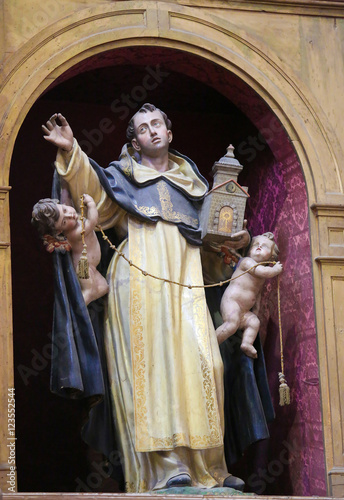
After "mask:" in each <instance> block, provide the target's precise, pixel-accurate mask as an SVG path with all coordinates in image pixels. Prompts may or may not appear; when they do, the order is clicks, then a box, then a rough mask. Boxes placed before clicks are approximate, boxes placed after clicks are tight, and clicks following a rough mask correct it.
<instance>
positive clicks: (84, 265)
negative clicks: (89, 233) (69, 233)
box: [77, 245, 90, 280]
mask: <svg viewBox="0 0 344 500" xmlns="http://www.w3.org/2000/svg"><path fill="white" fill-rule="evenodd" d="M77 274H78V278H80V279H83V280H88V279H89V278H90V268H89V265H88V260H87V245H84V248H83V251H82V253H81V257H80V260H79V262H78V272H77Z"/></svg>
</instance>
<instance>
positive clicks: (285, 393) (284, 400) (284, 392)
mask: <svg viewBox="0 0 344 500" xmlns="http://www.w3.org/2000/svg"><path fill="white" fill-rule="evenodd" d="M277 302H278V326H279V338H280V354H281V371H280V372H279V373H278V379H279V382H280V386H279V395H280V401H279V404H280V406H284V405H289V404H290V389H289V387H288V385H287V381H286V379H285V375H284V356H283V335H282V320H281V299H280V275H278V277H277Z"/></svg>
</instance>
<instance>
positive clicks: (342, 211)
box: [311, 203, 344, 217]
mask: <svg viewBox="0 0 344 500" xmlns="http://www.w3.org/2000/svg"><path fill="white" fill-rule="evenodd" d="M311 210H312V212H313V213H314V215H315V216H316V217H319V216H320V217H321V216H322V217H344V205H335V204H333V205H330V204H325V203H313V205H311Z"/></svg>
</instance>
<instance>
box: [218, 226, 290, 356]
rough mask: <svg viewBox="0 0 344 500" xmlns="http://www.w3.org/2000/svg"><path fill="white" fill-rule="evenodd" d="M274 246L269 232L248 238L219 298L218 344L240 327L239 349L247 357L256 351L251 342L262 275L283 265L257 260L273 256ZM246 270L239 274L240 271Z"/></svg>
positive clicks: (272, 273) (271, 274) (270, 274)
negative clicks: (244, 254)
mask: <svg viewBox="0 0 344 500" xmlns="http://www.w3.org/2000/svg"><path fill="white" fill-rule="evenodd" d="M278 253H279V250H278V247H277V245H276V243H275V241H274V235H273V234H272V233H264V234H261V235H259V236H256V237H254V238H253V239H252V243H251V246H250V249H249V252H248V257H245V258H243V259H241V260H240V261H239V264H238V266H237V268H236V270H235V272H234V274H233V276H232V279H233V278H236V277H237V276H239V277H238V278H237V279H234V281H231V282H230V284H229V286H228V287H227V289H226V291H225V293H224V294H223V297H222V300H221V308H220V311H221V315H222V319H223V321H224V323H223V324H222V325H221V326H219V328H217V330H216V335H217V340H218V342H219V344H221V343H222V342H224V341H225V340H226V339H227V338H228V337H230V336H231V335H233V334H234V333H235V332H236V331H237V330H238V328H241V329H243V337H242V342H241V346H240V348H241V350H242V351H243V352H244V353H245V354H246V355H247V356H249V357H251V358H256V357H257V351H256V349H255V348H254V347H253V342H254V341H255V338H256V337H257V334H258V330H259V326H260V321H259V319H258V317H257V314H258V312H259V308H260V299H261V290H262V287H263V285H264V282H265V279H266V278H273V277H274V276H277V275H278V274H280V273H281V272H282V270H283V266H282V264H281V263H280V262H277V263H276V264H275V265H273V266H269V265H259V266H257V267H254V268H253V269H250V268H252V267H253V266H254V265H256V264H257V263H259V262H265V261H270V260H275V259H277V255H278ZM248 269H250V271H248V272H247V273H246V274H243V275H242V276H240V275H241V274H242V273H243V272H244V271H247V270H248Z"/></svg>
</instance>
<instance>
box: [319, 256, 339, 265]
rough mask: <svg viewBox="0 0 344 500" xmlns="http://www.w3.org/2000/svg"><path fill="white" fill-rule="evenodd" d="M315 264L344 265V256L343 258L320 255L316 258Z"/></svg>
mask: <svg viewBox="0 0 344 500" xmlns="http://www.w3.org/2000/svg"><path fill="white" fill-rule="evenodd" d="M314 260H315V262H317V263H319V264H341V265H342V264H344V255H343V257H338V256H337V255H333V256H332V255H319V256H318V257H315V258H314Z"/></svg>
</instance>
